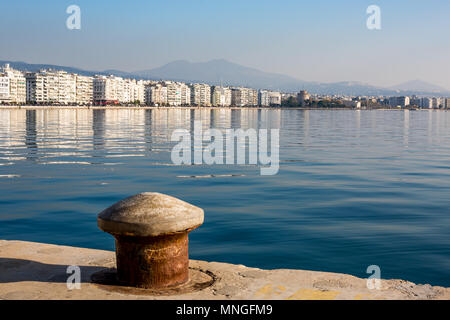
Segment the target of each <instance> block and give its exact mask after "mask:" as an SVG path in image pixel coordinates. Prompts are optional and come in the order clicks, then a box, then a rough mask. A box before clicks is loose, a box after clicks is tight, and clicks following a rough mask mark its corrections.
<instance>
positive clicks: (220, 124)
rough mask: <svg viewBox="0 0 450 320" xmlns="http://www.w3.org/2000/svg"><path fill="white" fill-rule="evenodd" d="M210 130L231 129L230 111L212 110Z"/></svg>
mask: <svg viewBox="0 0 450 320" xmlns="http://www.w3.org/2000/svg"><path fill="white" fill-rule="evenodd" d="M210 126H211V128H217V129H229V128H231V109H227V108H225V109H223V108H214V109H212V110H211V125H210Z"/></svg>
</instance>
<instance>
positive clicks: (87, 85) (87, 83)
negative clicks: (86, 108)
mask: <svg viewBox="0 0 450 320" xmlns="http://www.w3.org/2000/svg"><path fill="white" fill-rule="evenodd" d="M75 100H76V103H77V104H78V105H86V104H87V105H90V104H93V103H94V79H93V78H92V77H87V76H80V75H76V98H75Z"/></svg>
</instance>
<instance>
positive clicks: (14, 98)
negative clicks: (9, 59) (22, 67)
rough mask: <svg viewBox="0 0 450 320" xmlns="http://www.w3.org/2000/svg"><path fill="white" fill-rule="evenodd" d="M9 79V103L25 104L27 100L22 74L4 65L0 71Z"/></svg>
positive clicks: (24, 80) (25, 84)
mask: <svg viewBox="0 0 450 320" xmlns="http://www.w3.org/2000/svg"><path fill="white" fill-rule="evenodd" d="M0 72H1V73H3V74H5V75H6V77H7V78H8V79H9V101H8V102H11V103H25V102H26V100H27V81H26V79H25V75H24V73H23V72H21V71H19V70H15V69H13V68H11V67H10V65H9V64H5V65H4V66H3V67H2V69H1V70H0Z"/></svg>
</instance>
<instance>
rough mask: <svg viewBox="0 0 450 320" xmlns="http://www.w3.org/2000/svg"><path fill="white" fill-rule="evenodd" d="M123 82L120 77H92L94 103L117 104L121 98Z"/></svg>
mask: <svg viewBox="0 0 450 320" xmlns="http://www.w3.org/2000/svg"><path fill="white" fill-rule="evenodd" d="M123 90H124V83H123V79H122V78H121V77H116V76H98V75H97V76H95V77H94V104H100V105H106V104H118V103H119V102H121V100H123V99H122V98H123Z"/></svg>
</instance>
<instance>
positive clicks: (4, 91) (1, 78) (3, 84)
mask: <svg viewBox="0 0 450 320" xmlns="http://www.w3.org/2000/svg"><path fill="white" fill-rule="evenodd" d="M9 101H10V94H9V77H8V76H7V75H6V74H4V73H0V103H5V102H9Z"/></svg>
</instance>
